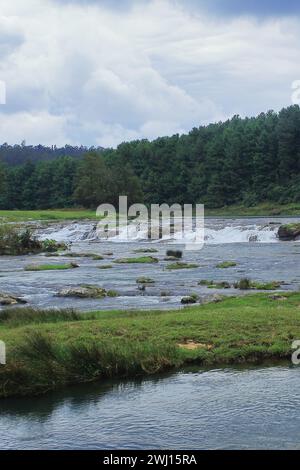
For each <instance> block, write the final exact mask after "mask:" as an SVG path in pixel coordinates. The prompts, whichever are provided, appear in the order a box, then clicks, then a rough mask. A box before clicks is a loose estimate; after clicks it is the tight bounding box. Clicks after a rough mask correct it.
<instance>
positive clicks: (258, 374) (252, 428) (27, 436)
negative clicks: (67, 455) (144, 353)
mask: <svg viewBox="0 0 300 470" xmlns="http://www.w3.org/2000/svg"><path fill="white" fill-rule="evenodd" d="M299 386H300V374H299V369H297V368H296V367H295V368H292V367H289V366H287V365H282V366H277V367H265V368H248V369H241V368H236V369H218V370H210V371H205V370H204V371H199V370H198V371H195V370H186V371H180V372H178V373H176V374H172V375H169V376H161V377H155V378H152V379H147V380H139V381H128V382H119V381H115V382H106V383H105V384H104V385H101V384H93V385H85V386H77V387H74V388H69V389H67V390H65V391H60V392H56V393H52V394H48V395H46V396H43V397H39V398H35V399H34V400H32V399H30V398H29V399H8V400H5V401H2V402H1V403H0V411H1V415H0V442H1V445H0V446H1V448H2V449H185V450H187V449H299V448H300V438H299V427H300V395H299Z"/></svg>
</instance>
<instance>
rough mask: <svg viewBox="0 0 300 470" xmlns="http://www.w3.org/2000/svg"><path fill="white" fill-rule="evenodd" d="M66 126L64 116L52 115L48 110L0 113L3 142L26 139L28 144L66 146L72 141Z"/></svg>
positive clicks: (1, 140)
mask: <svg viewBox="0 0 300 470" xmlns="http://www.w3.org/2000/svg"><path fill="white" fill-rule="evenodd" d="M64 128H65V118H64V117H62V116H51V115H50V114H48V113H47V112H40V113H37V114H33V113H29V112H20V113H13V114H8V115H7V114H3V113H2V114H0V142H2V143H4V142H8V143H9V142H11V143H20V142H22V141H23V140H26V142H27V143H28V144H30V143H34V144H38V143H41V142H42V143H43V144H45V145H52V144H53V143H56V144H57V145H60V146H64V145H65V144H69V143H70V141H69V139H68V137H67V136H66V134H65V131H64ZM25 138H26V139H25Z"/></svg>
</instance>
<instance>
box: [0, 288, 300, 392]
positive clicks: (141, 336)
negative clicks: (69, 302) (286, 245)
mask: <svg viewBox="0 0 300 470" xmlns="http://www.w3.org/2000/svg"><path fill="white" fill-rule="evenodd" d="M284 297H286V299H285V298H284ZM284 297H281V296H279V297H278V298H277V299H276V300H274V298H273V297H272V296H270V295H269V294H255V295H251V296H248V297H243V298H229V299H226V300H224V301H223V302H220V303H218V304H207V305H203V306H196V307H191V308H188V309H184V310H179V311H169V312H154V311H149V312H96V313H91V314H78V313H75V312H73V311H58V310H52V311H35V310H32V309H28V308H24V309H22V310H20V309H14V310H6V311H4V312H2V314H1V316H0V339H1V340H2V341H5V343H6V346H7V365H6V366H0V396H1V397H7V396H13V395H33V394H38V393H45V392H46V391H49V390H54V389H56V388H59V387H62V386H64V385H68V384H74V383H81V382H88V381H96V380H103V379H105V378H111V377H122V378H123V377H134V376H138V375H145V374H154V373H157V372H161V371H164V370H168V369H172V368H175V367H180V366H182V365H184V364H189V363H195V364H199V365H216V364H233V363H246V362H258V361H263V360H267V359H281V358H282V359H283V358H288V357H290V355H291V353H292V351H291V344H292V341H293V340H296V339H300V293H293V294H285V296H284Z"/></svg>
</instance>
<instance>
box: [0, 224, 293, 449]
mask: <svg viewBox="0 0 300 470" xmlns="http://www.w3.org/2000/svg"><path fill="white" fill-rule="evenodd" d="M289 221H290V220H289V219H271V218H259V219H234V220H230V219H208V220H207V221H206V227H205V246H204V248H203V249H202V250H200V251H198V252H197V251H196V252H195V251H185V252H184V257H183V261H185V262H190V263H196V264H198V265H199V267H197V268H195V269H186V270H180V271H169V270H167V269H166V265H167V264H168V262H167V261H165V260H164V258H165V255H166V250H167V249H168V248H182V246H180V245H176V243H175V245H174V244H171V242H170V240H168V239H165V240H164V241H162V242H157V243H153V242H149V241H148V240H147V230H146V228H143V227H142V230H141V231H140V233H139V234H138V235H137V236H136V237H135V240H134V241H131V242H126V241H125V239H124V240H123V241H122V237H121V240H120V238H119V240H116V239H115V238H114V237H109V238H108V239H102V238H99V237H98V236H97V232H96V231H95V225H94V224H93V223H91V222H81V223H63V224H57V223H56V224H50V225H48V226H44V225H43V226H40V227H39V228H38V230H37V235H38V236H39V237H40V238H42V239H46V238H51V239H55V240H58V241H65V242H68V243H72V245H71V250H72V251H73V252H75V253H96V254H102V255H103V256H104V259H103V260H101V261H96V260H93V259H92V257H89V258H81V257H78V258H72V261H76V262H77V263H78V264H79V265H80V267H79V268H78V269H72V270H68V271H50V272H49V271H45V272H28V271H25V270H24V267H25V266H26V265H28V264H32V263H37V264H38V263H47V264H48V263H58V262H69V261H70V258H68V257H66V256H65V255H64V254H62V255H61V256H59V257H54V258H52V257H50V258H46V257H45V256H43V255H36V256H20V257H1V266H0V291H4V292H8V293H15V294H17V295H19V296H22V297H23V298H24V299H26V300H27V301H28V303H29V305H33V306H38V307H53V306H57V307H68V306H71V307H75V308H77V309H78V310H82V311H88V310H100V309H104V310H106V309H126V308H127V309H128V308H130V309H133V308H139V309H145V308H159V309H163V308H174V307H176V308H178V307H180V306H181V303H180V301H181V298H182V296H184V295H187V294H191V293H197V294H199V296H200V298H201V299H205V298H206V297H209V296H211V295H213V294H214V293H216V292H217V293H222V294H226V295H239V294H241V295H243V294H245V292H242V291H237V290H235V289H227V290H222V291H218V290H211V289H208V288H207V287H201V286H199V285H198V281H199V280H201V279H209V280H215V281H229V282H232V283H233V282H234V281H238V280H239V279H241V278H243V277H250V278H251V279H252V280H255V281H271V280H276V281H284V284H283V285H282V289H283V290H299V287H300V267H299V266H300V263H299V261H300V244H299V241H295V242H280V241H279V240H278V238H277V232H278V227H279V226H280V224H282V223H287V222H289ZM117 241H118V242H117ZM149 247H152V248H155V249H157V253H153V256H155V257H157V258H158V259H159V262H158V263H156V264H117V263H114V261H115V260H116V259H118V258H124V257H130V256H140V255H137V254H134V251H135V250H136V249H141V248H149ZM222 261H235V262H236V263H237V265H236V267H232V268H230V269H219V268H217V267H216V266H217V264H218V263H220V262H222ZM107 264H110V265H111V269H105V270H102V269H99V267H101V266H103V265H107ZM140 276H147V277H150V278H152V279H153V280H154V281H155V284H153V285H151V286H149V287H147V288H146V290H145V291H140V290H139V289H138V285H137V283H136V279H137V278H138V277H140ZM81 284H92V285H98V286H101V287H104V288H106V289H114V290H116V291H117V292H118V294H119V296H118V297H116V298H108V297H107V298H104V299H67V298H58V297H57V296H56V294H57V293H58V292H59V290H60V289H62V288H64V287H69V286H78V285H81ZM299 386H300V376H299V368H296V367H294V368H292V367H289V366H277V367H270V368H249V369H219V370H212V371H205V370H201V371H195V370H189V371H182V372H178V373H176V374H173V375H169V376H161V377H156V378H153V379H150V380H148V379H147V380H139V381H127V382H118V381H115V382H106V383H104V384H93V385H85V386H77V387H75V388H69V389H67V390H65V391H62V392H58V393H52V394H48V395H46V396H43V397H39V398H34V400H33V399H30V398H28V399H7V400H2V401H1V402H0V448H1V449H35V448H39V449H116V448H119V449H140V448H142V449H153V448H156V449H221V448H225V449H248V448H255V449H299V448H300V439H299V426H300V398H299V393H298V390H299Z"/></svg>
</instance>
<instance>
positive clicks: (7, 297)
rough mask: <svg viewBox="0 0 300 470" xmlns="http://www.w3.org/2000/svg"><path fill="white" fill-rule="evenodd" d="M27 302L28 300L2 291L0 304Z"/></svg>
mask: <svg viewBox="0 0 300 470" xmlns="http://www.w3.org/2000/svg"><path fill="white" fill-rule="evenodd" d="M16 304H27V302H26V300H24V299H21V298H20V297H16V296H14V295H11V294H5V293H4V292H0V305H16Z"/></svg>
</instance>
